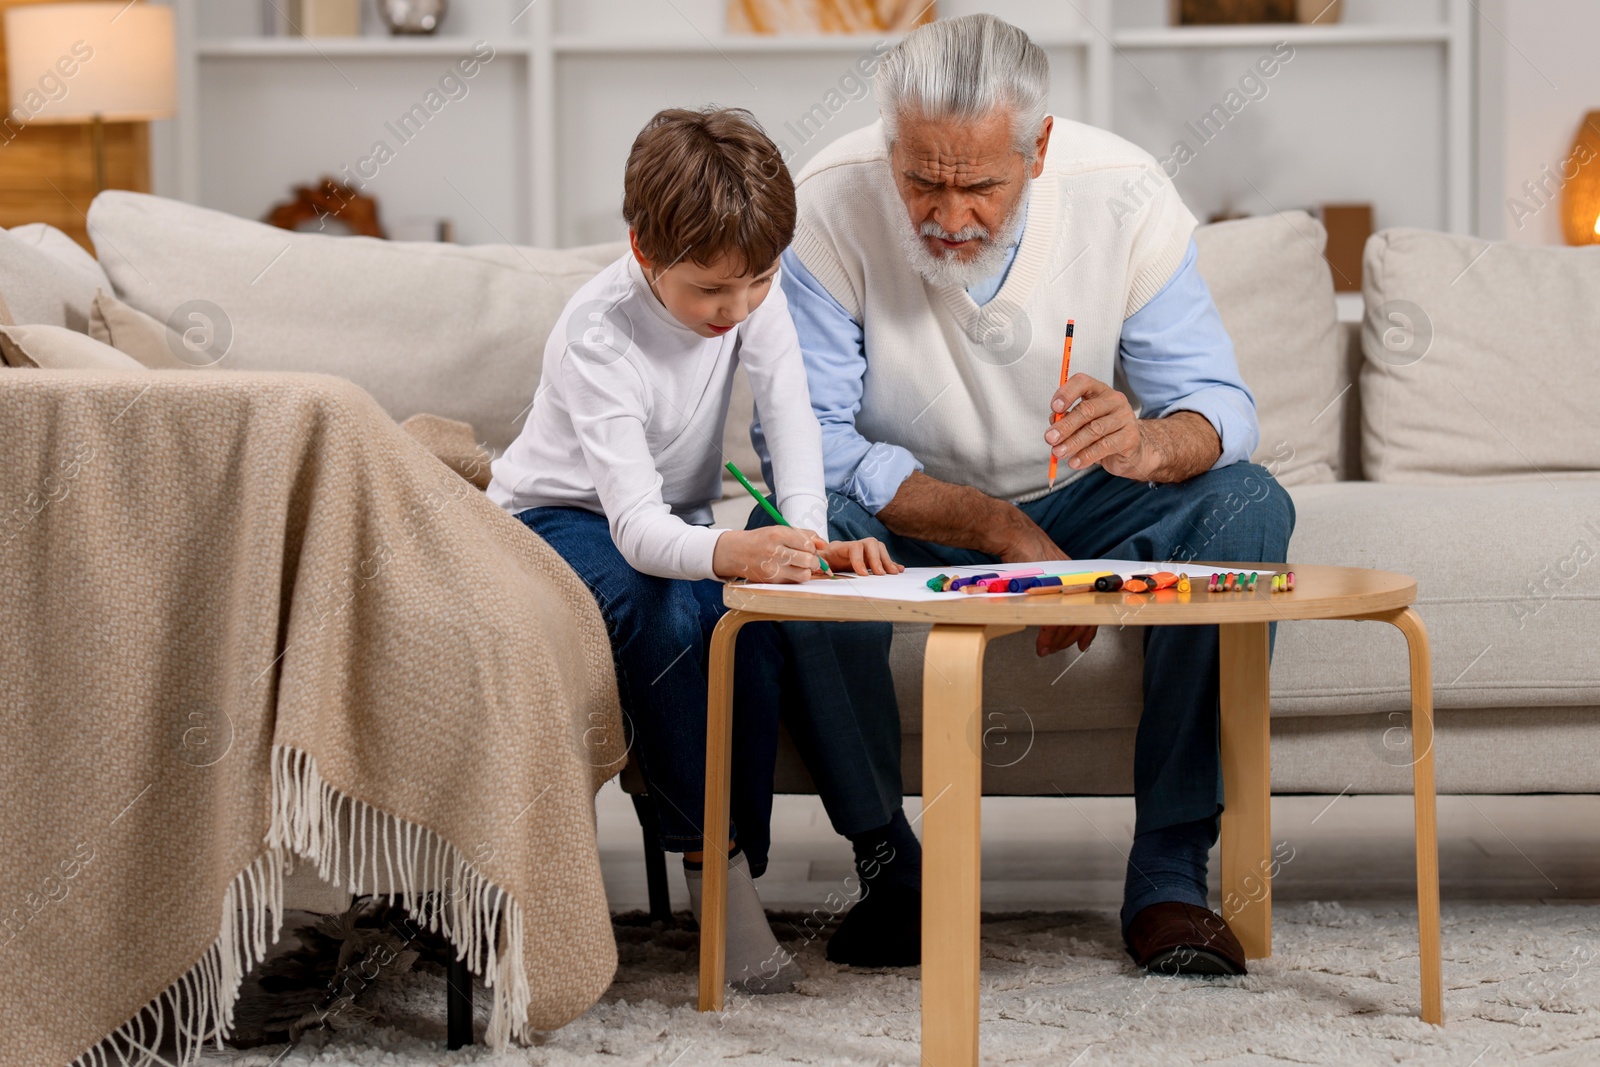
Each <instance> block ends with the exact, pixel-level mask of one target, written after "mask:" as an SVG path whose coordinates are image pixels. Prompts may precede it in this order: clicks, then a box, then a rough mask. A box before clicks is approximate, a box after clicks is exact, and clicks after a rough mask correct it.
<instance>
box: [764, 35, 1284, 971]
mask: <svg viewBox="0 0 1600 1067" xmlns="http://www.w3.org/2000/svg"><path fill="white" fill-rule="evenodd" d="M1048 81H1049V65H1048V60H1047V59H1046V57H1045V54H1044V52H1043V51H1042V50H1041V49H1040V48H1039V47H1038V46H1037V45H1035V44H1034V43H1033V42H1031V41H1030V40H1029V39H1028V37H1027V35H1026V34H1024V33H1023V32H1022V31H1021V30H1019V29H1017V28H1016V27H1014V26H1011V25H1009V24H1007V23H1005V22H1003V21H1001V20H1000V19H997V18H995V17H993V16H990V15H972V16H967V17H964V18H957V19H949V20H943V21H939V22H934V23H932V24H930V25H927V26H924V27H922V28H921V29H918V30H916V31H915V32H913V33H912V34H910V35H909V36H908V37H907V38H906V39H905V40H904V41H902V42H901V43H900V44H899V45H897V46H896V47H895V48H894V49H893V50H892V51H890V52H889V53H888V54H887V55H886V56H885V57H884V61H883V63H882V66H881V67H880V68H879V71H878V73H877V76H876V87H877V93H878V102H879V108H880V112H881V120H880V121H879V122H878V123H876V124H874V125H872V126H870V127H867V128H866V129H863V130H859V131H857V132H855V133H851V134H847V135H846V136H844V137H842V138H840V139H839V140H838V141H836V142H835V143H833V144H832V145H830V146H828V147H827V148H825V149H823V150H822V151H821V152H819V153H818V155H817V156H816V158H814V159H813V160H812V161H811V163H810V164H809V165H808V166H807V167H806V168H805V169H804V170H803V171H802V173H801V174H800V177H799V179H798V182H797V187H798V195H799V213H800V217H799V225H798V227H797V230H796V233H795V239H794V244H793V245H792V246H791V248H790V249H789V250H788V251H787V252H785V253H784V255H783V261H782V267H783V270H782V275H783V277H782V284H783V288H784V293H785V295H786V296H787V297H788V300H789V307H790V311H791V313H792V315H793V316H794V320H795V325H796V327H797V329H798V331H799V335H800V343H801V347H802V349H803V350H804V353H805V359H806V364H807V370H808V378H809V385H810V390H811V403H812V407H813V408H814V409H815V410H816V413H817V416H818V418H819V419H820V421H821V423H822V427H823V448H824V456H825V465H826V474H827V483H828V489H829V492H830V505H831V510H830V520H831V522H832V525H833V536H835V537H842V538H860V537H869V536H870V537H878V538H881V539H882V540H883V541H885V542H886V543H887V544H888V545H889V549H890V552H891V553H892V554H893V556H894V557H895V558H896V559H897V560H899V561H900V562H902V563H905V564H908V565H914V566H916V565H920V566H929V565H933V566H940V567H944V566H951V565H971V564H992V563H997V562H1011V561H1021V560H1058V559H1069V558H1072V557H1075V556H1076V557H1080V558H1090V557H1122V558H1137V559H1146V560H1172V559H1180V560H1181V559H1226V560H1263V561H1273V560H1283V559H1284V558H1285V552H1286V550H1287V547H1288V541H1289V534H1290V531H1291V530H1292V528H1293V525H1294V510H1293V506H1292V505H1291V503H1290V501H1289V497H1288V495H1287V494H1286V493H1285V492H1284V491H1283V490H1282V489H1281V488H1280V487H1279V486H1278V485H1277V483H1276V482H1275V481H1274V480H1273V479H1272V478H1271V476H1270V475H1268V474H1267V473H1266V472H1265V471H1264V470H1262V469H1261V468H1260V467H1257V466H1254V465H1252V464H1250V463H1249V462H1248V460H1249V456H1250V454H1251V452H1252V450H1253V449H1254V448H1255V446H1256V442H1257V438H1258V436H1259V431H1258V429H1257V425H1256V416H1255V401H1254V398H1253V397H1252V396H1251V393H1250V390H1249V389H1248V388H1247V387H1246V385H1245V384H1244V382H1243V381H1242V380H1241V379H1240V377H1239V372H1238V368H1237V365H1236V363H1235V360H1234V354H1233V346H1232V343H1231V341H1230V340H1229V338H1228V335H1227V333H1226V331H1225V330H1224V328H1223V326H1222V322H1221V319H1220V318H1219V316H1218V314H1217V310H1216V307H1215V305H1214V304H1213V302H1212V300H1211V295H1210V293H1209V291H1208V290H1207V289H1206V285H1205V282H1204V281H1202V280H1201V277H1200V274H1199V271H1198V269H1197V267H1196V249H1195V244H1194V241H1193V238H1192V236H1191V234H1192V232H1193V230H1194V227H1195V219H1194V217H1193V216H1192V215H1191V214H1190V213H1189V211H1188V209H1187V208H1185V207H1184V205H1183V202H1182V201H1181V200H1180V199H1179V197H1178V195H1177V193H1176V192H1175V191H1174V189H1173V187H1172V184H1171V182H1169V181H1168V180H1167V179H1166V178H1165V176H1164V175H1163V174H1162V172H1161V169H1160V168H1159V166H1158V165H1157V164H1156V162H1155V161H1154V159H1153V158H1152V157H1151V156H1150V155H1149V154H1148V153H1146V152H1144V151H1142V150H1141V149H1139V148H1137V147H1135V146H1134V145H1132V144H1130V143H1128V142H1127V141H1124V140H1122V139H1121V138H1118V137H1116V136H1114V135H1112V134H1110V133H1107V132H1106V131H1104V130H1099V129H1095V128H1093V127H1089V126H1084V125H1080V124H1078V123H1074V122H1068V121H1064V120H1057V119H1054V118H1052V117H1051V116H1050V115H1048V114H1046V111H1045V99H1046V94H1047V90H1048ZM1130 205H1134V206H1135V210H1133V211H1132V212H1131V213H1130V212H1129V210H1128V207H1129V206H1130ZM1069 321H1072V322H1074V323H1075V337H1074V347H1073V350H1072V371H1073V373H1072V376H1071V377H1070V378H1069V379H1068V380H1067V383H1066V384H1065V385H1062V386H1060V387H1059V388H1058V384H1059V372H1060V355H1061V339H1062V336H1063V331H1064V327H1065V325H1066V324H1067V323H1068V322H1069ZM1119 380H1120V381H1121V382H1122V383H1125V384H1124V388H1123V389H1119V388H1117V387H1116V386H1115V385H1113V382H1116V381H1119ZM1135 403H1137V405H1138V406H1137V408H1136V407H1135ZM1052 412H1054V413H1056V414H1059V415H1061V418H1060V421H1059V422H1055V423H1054V424H1053V425H1052V423H1051V418H1050V416H1051V413H1052ZM756 432H757V439H758V443H759V427H758V428H757V431H756ZM1052 455H1054V456H1055V457H1057V458H1058V460H1059V463H1060V471H1061V475H1062V476H1061V477H1060V478H1059V479H1058V480H1057V482H1056V484H1055V485H1054V486H1053V487H1052V485H1050V484H1049V482H1048V481H1047V468H1048V466H1049V458H1050V456H1052ZM1247 487H1251V488H1250V489H1247ZM1263 487H1265V488H1263ZM1240 500H1248V502H1249V503H1248V506H1245V507H1243V508H1242V509H1241V508H1239V507H1238V503H1237V502H1238V501H1240ZM1225 502H1226V506H1225ZM1219 509H1221V510H1220V513H1222V514H1229V515H1231V517H1230V518H1229V519H1228V520H1227V521H1226V522H1224V523H1223V524H1221V526H1220V528H1216V527H1215V526H1214V525H1213V524H1212V523H1211V522H1209V521H1208V520H1210V519H1211V518H1212V517H1213V515H1214V514H1216V513H1219ZM1235 512H1236V514H1235ZM883 629H887V627H886V626H885V627H883ZM1144 634H1145V638H1144V640H1145V685H1144V689H1145V704H1144V712H1143V716H1142V717H1141V719H1140V723H1139V729H1138V734H1137V741H1136V748H1135V754H1134V767H1133V777H1134V796H1135V800H1136V803H1137V813H1138V814H1137V819H1136V823H1135V828H1134V840H1133V847H1132V849H1131V851H1130V853H1129V857H1128V866H1127V880H1126V885H1125V889H1124V897H1123V908H1122V931H1123V938H1124V940H1125V942H1126V944H1127V947H1128V950H1129V953H1130V954H1131V955H1132V957H1133V958H1134V960H1135V961H1136V962H1137V963H1138V964H1139V965H1140V966H1142V967H1145V968H1147V969H1150V970H1153V971H1159V972H1163V973H1199V974H1242V973H1244V970H1245V963H1244V953H1243V951H1242V949H1241V948H1240V946H1239V942H1238V940H1237V939H1236V938H1235V937H1234V935H1233V932H1232V931H1231V930H1229V929H1228V927H1227V925H1226V924H1225V923H1224V921H1223V920H1222V918H1221V917H1220V916H1218V915H1216V914H1215V913H1213V912H1212V911H1210V910H1209V908H1208V907H1207V905H1206V861H1207V853H1208V851H1209V849H1210V848H1211V846H1212V845H1213V844H1214V843H1215V841H1216V838H1217V830H1218V822H1219V816H1220V813H1221V811H1222V801H1223V797H1222V786H1221V775H1220V768H1219V762H1218V750H1217V740H1218V711H1217V698H1218V681H1217V632H1216V628H1215V627H1163V628H1152V629H1147V630H1145V631H1144ZM1093 639H1094V631H1093V630H1092V629H1087V628H1081V629H1080V628H1060V627H1055V628H1050V627H1047V628H1045V629H1043V630H1041V631H1040V633H1039V634H1038V638H1037V651H1038V654H1039V655H1040V656H1046V655H1050V654H1052V653H1054V652H1057V651H1060V650H1062V649H1064V648H1066V647H1067V646H1068V645H1072V644H1076V645H1077V647H1078V648H1079V649H1082V650H1087V649H1088V647H1089V644H1090V642H1091V641H1092V640H1093ZM886 645H887V639H886V638H885V639H883V640H882V642H881V644H880V647H884V646H886ZM851 647H855V648H858V649H859V648H863V647H868V646H867V644H865V643H860V642H858V643H856V644H855V645H853V646H851ZM852 670H854V671H855V673H856V675H857V676H858V677H859V678H861V679H862V688H861V689H860V690H859V691H858V692H857V693H856V695H855V702H854V704H853V705H852V706H848V707H846V709H845V710H844V711H843V712H841V713H840V715H839V722H835V723H832V724H829V723H818V722H815V721H812V722H809V723H806V724H803V725H802V732H803V733H807V734H809V735H810V740H809V742H808V745H809V747H812V748H816V747H818V746H826V747H828V748H829V749H831V750H832V751H831V752H830V753H829V754H828V756H829V759H830V760H831V761H832V766H833V769H834V773H836V774H840V775H846V776H848V775H849V774H850V773H856V774H857V775H858V777H860V778H862V779H863V780H865V781H867V782H868V783H869V785H868V787H865V788H863V789H862V790H861V791H860V792H861V793H862V795H863V796H869V797H870V796H872V795H873V794H874V793H876V794H877V795H879V796H880V798H881V803H882V807H881V809H880V810H879V811H878V812H877V814H876V816H857V817H856V822H857V823H858V824H866V823H871V824H874V825H876V820H877V819H888V820H889V823H888V830H887V831H885V832H884V833H881V834H880V835H879V837H880V838H881V839H882V840H885V841H887V842H888V843H889V844H888V847H889V849H890V850H891V852H892V854H893V855H894V856H895V857H896V860H897V862H890V863H885V864H881V865H880V868H879V869H876V870H874V869H870V868H868V867H866V866H863V869H862V874H863V877H864V878H865V879H867V884H868V893H867V896H866V898H865V899H864V900H863V901H862V902H861V903H859V904H857V905H856V908H855V909H854V911H853V912H852V913H851V915H850V916H849V918H848V919H847V921H846V925H845V927H844V928H843V929H841V931H840V932H839V933H838V934H836V935H835V938H834V943H833V944H830V946H829V955H830V957H832V958H834V959H836V960H840V961H842V962H851V963H865V964H879V965H884V964H905V963H912V962H915V961H916V945H917V943H918V941H917V937H916V928H917V924H918V922H919V919H918V916H919V915H920V881H919V878H918V871H917V870H916V869H915V868H916V867H917V866H918V864H919V863H920V853H919V852H918V851H917V850H916V847H915V841H914V839H910V840H908V838H909V837H910V835H909V831H906V832H901V831H899V830H898V829H897V827H899V826H903V824H904V817H903V816H899V815H898V814H897V808H898V803H899V796H898V788H899V780H898V775H897V773H896V774H893V775H892V780H891V774H890V772H888V771H886V770H885V768H886V767H887V766H888V765H890V764H891V763H892V762H893V761H894V758H895V757H896V756H897V754H898V741H899V739H898V736H897V735H895V736H894V737H893V738H892V740H891V741H881V740H879V741H873V740H872V739H874V738H882V736H883V735H884V733H885V730H884V729H883V727H882V726H881V722H882V720H883V718H884V716H885V715H886V714H887V711H886V710H885V706H884V701H885V699H887V700H888V701H889V702H891V703H892V689H890V688H889V685H888V682H887V681H886V678H887V671H888V667H887V658H886V656H884V655H879V656H877V657H876V658H875V660H874V662H872V663H857V664H853V665H852ZM886 691H887V692H888V694H889V696H888V697H887V698H881V699H879V700H878V701H877V702H876V703H875V704H874V706H872V707H871V708H868V707H866V706H865V704H866V702H865V701H864V700H863V699H861V693H875V694H879V695H880V697H881V695H882V694H884V693H885V692H886ZM1066 698H1067V699H1071V698H1070V695H1067V696H1066ZM813 706H821V705H819V704H818V703H817V702H816V701H813ZM852 717H853V720H852ZM863 723H865V725H863ZM841 731H842V734H841ZM889 732H891V733H892V732H893V731H892V729H891V730H890V731H889ZM841 736H842V737H843V738H844V740H841ZM830 742H831V743H830ZM846 745H848V746H862V747H864V749H865V750H866V751H864V752H863V754H862V755H861V756H860V757H859V762H860V769H859V770H858V771H857V772H850V771H849V770H848V769H841V767H843V766H845V765H847V764H848V763H849V760H847V759H842V757H841V755H840V752H839V749H840V747H841V746H846ZM803 747H807V745H803ZM808 762H810V761H808ZM824 762H826V761H824ZM886 783H887V784H886ZM830 792H832V793H833V794H834V795H837V794H838V792H839V789H838V784H837V783H835V784H834V786H833V787H831V788H830ZM830 813H833V812H830ZM891 816H892V818H891ZM835 823H836V825H838V823H839V819H838V818H837V817H836V818H835ZM841 828H842V827H841ZM880 848H881V846H880ZM886 854H888V853H886ZM859 855H860V848H859V846H858V857H859ZM858 913H860V914H858ZM866 913H870V914H871V921H870V922H864V921H857V922H851V921H850V920H860V919H863V918H864V916H865V914H866Z"/></svg>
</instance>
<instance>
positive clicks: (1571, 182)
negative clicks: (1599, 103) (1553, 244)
mask: <svg viewBox="0 0 1600 1067" xmlns="http://www.w3.org/2000/svg"><path fill="white" fill-rule="evenodd" d="M1560 178H1561V181H1562V182H1564V183H1565V184H1564V185H1562V187H1561V233H1562V236H1564V237H1565V238H1566V240H1567V244H1569V245H1592V244H1600V111H1591V112H1589V113H1588V114H1587V115H1585V116H1583V121H1582V122H1580V123H1578V133H1577V135H1576V136H1575V137H1573V139H1572V150H1571V151H1570V152H1568V153H1567V158H1566V159H1564V160H1562V161H1561V173H1560ZM1518 225H1519V226H1520V225H1521V223H1520V222H1519V223H1518Z"/></svg>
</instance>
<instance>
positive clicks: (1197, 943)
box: [1127, 901, 1247, 975]
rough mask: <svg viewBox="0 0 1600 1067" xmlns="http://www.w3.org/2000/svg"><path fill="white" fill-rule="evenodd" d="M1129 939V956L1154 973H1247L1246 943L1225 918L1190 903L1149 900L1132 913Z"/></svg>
mask: <svg viewBox="0 0 1600 1067" xmlns="http://www.w3.org/2000/svg"><path fill="white" fill-rule="evenodd" d="M1127 940H1128V955H1130V956H1132V957H1133V961H1134V962H1135V963H1137V964H1138V965H1139V966H1140V967H1143V968H1144V969H1145V970H1147V971H1154V972H1155V973H1157V974H1171V975H1179V974H1204V975H1236V974H1245V973H1247V972H1246V970H1245V966H1244V946H1243V945H1241V944H1239V939H1238V938H1237V937H1234V936H1233V931H1232V930H1230V929H1228V924H1227V922H1226V921H1224V920H1223V918H1222V916H1220V915H1218V914H1217V913H1216V912H1214V911H1207V910H1206V909H1205V908H1202V907H1199V906H1197V905H1194V904H1180V903H1178V902H1177V901H1166V902H1164V903H1161V904H1152V905H1150V906H1149V907H1148V908H1145V909H1144V910H1142V911H1140V912H1139V914H1137V915H1135V916H1134V917H1133V922H1132V924H1130V925H1129V927H1128V934H1127Z"/></svg>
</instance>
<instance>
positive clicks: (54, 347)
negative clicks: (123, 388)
mask: <svg viewBox="0 0 1600 1067" xmlns="http://www.w3.org/2000/svg"><path fill="white" fill-rule="evenodd" d="M0 356H4V357H5V358H4V360H3V362H4V363H5V365H6V366H8V367H38V368H41V369H43V370H138V371H142V370H144V369H145V367H144V365H143V364H141V363H140V362H139V361H138V360H136V359H134V358H133V357H132V356H129V355H126V354H124V353H122V352H118V351H117V350H116V349H115V348H112V347H111V346H110V345H106V344H101V343H100V342H99V341H96V340H95V339H94V338H93V337H90V336H89V335H88V334H86V333H79V332H77V331H76V330H69V329H67V328H66V327H64V326H44V325H37V324H35V325H29V326H0Z"/></svg>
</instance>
